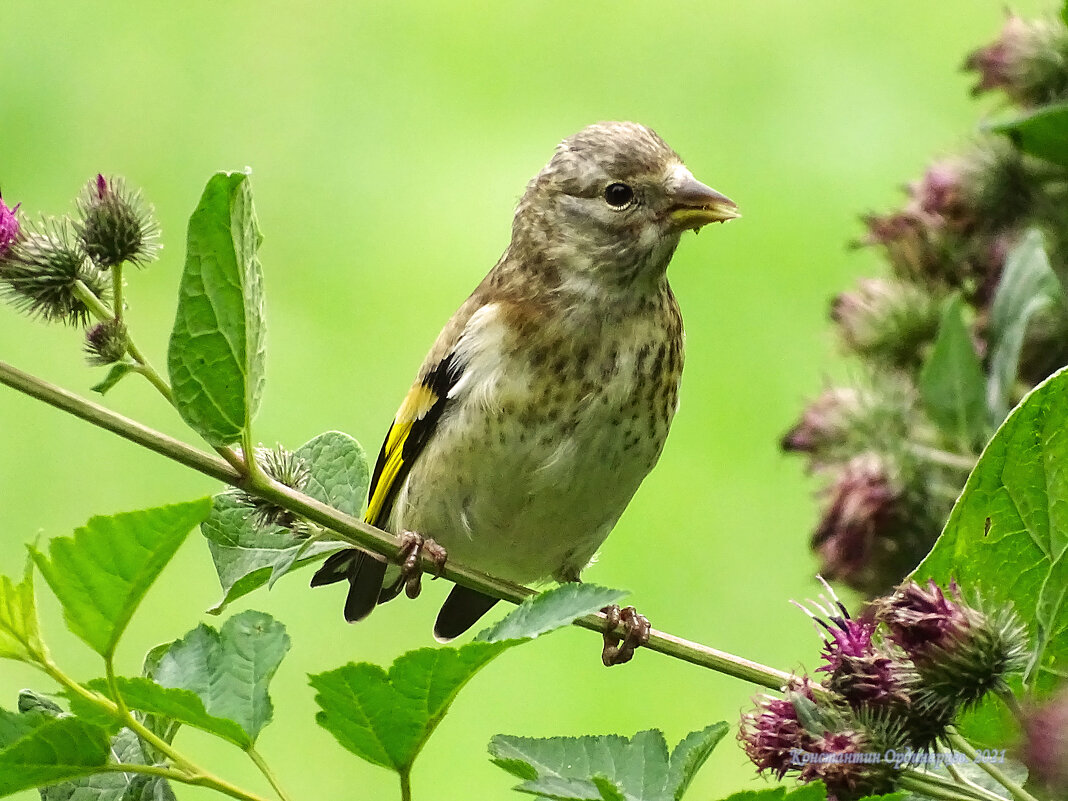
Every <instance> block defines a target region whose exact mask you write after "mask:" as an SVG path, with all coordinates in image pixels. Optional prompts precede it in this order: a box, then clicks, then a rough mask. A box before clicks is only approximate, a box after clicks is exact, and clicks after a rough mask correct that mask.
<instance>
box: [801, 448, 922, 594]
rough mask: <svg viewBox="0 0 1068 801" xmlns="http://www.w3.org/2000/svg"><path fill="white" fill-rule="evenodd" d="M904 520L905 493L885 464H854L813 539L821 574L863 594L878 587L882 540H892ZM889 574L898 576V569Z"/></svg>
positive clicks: (834, 490)
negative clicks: (903, 495)
mask: <svg viewBox="0 0 1068 801" xmlns="http://www.w3.org/2000/svg"><path fill="white" fill-rule="evenodd" d="M901 517H902V493H901V490H900V489H899V488H898V487H897V486H896V483H895V482H894V481H893V480H892V479H891V477H890V475H889V473H888V471H887V468H886V465H885V463H884V461H883V459H882V458H880V457H879V456H878V455H876V454H873V453H864V454H861V455H860V456H856V457H854V458H853V459H851V460H850V461H849V462H848V463H847V464H846V465H845V467H844V468H843V469H842V471H841V473H840V474H839V475H838V477H837V479H836V480H835V482H834V484H833V485H832V486H831V487H830V488H829V490H828V501H827V506H826V509H825V511H824V514H823V517H822V519H821V520H820V522H819V525H818V526H817V528H816V531H815V533H814V534H813V535H812V547H813V549H815V550H816V552H817V553H818V554H819V556H820V558H821V559H822V562H823V565H822V569H821V571H820V572H821V573H823V575H825V576H827V577H828V578H831V579H841V580H842V581H844V582H846V583H847V584H849V585H850V586H852V587H855V588H857V589H862V590H868V589H871V588H873V587H878V586H879V585H880V584H881V583H882V581H883V576H882V572H883V568H882V567H881V566H880V565H879V564H878V562H879V560H878V559H877V558H876V557H877V555H878V547H877V546H878V543H877V540H878V539H880V538H886V537H887V536H890V537H891V538H892V535H893V534H894V532H895V531H896V530H897V529H898V528H899V527H900V523H901ZM887 569H888V570H890V572H891V573H892V572H893V571H894V570H896V565H889V566H887ZM898 576H900V573H899V574H898ZM897 580H898V579H897V578H894V579H892V581H897Z"/></svg>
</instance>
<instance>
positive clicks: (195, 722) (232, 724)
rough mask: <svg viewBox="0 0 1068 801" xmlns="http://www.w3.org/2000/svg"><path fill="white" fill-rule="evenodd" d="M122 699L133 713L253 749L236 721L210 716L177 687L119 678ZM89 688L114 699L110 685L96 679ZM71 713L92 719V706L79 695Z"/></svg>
mask: <svg viewBox="0 0 1068 801" xmlns="http://www.w3.org/2000/svg"><path fill="white" fill-rule="evenodd" d="M115 682H116V685H117V687H118V690H119V695H121V696H122V699H123V700H124V701H125V702H126V706H127V707H129V708H130V709H136V710H138V711H139V712H147V713H148V714H150V715H157V716H160V717H162V718H168V719H171V720H174V721H176V722H178V723H183V724H185V725H187V726H192V727H193V728H195V729H200V730H201V731H206V732H209V733H210V734H214V735H216V736H218V737H222V738H223V739H224V740H229V741H230V742H232V743H233V744H234V745H237V746H239V747H241V748H248V747H249V746H250V745H252V739H251V737H250V736H249V734H248V733H246V732H245V730H244V729H243V728H241V725H240V724H239V723H237V722H236V721H234V720H230V719H227V718H224V717H217V716H215V715H211V714H209V713H208V711H207V709H205V708H204V701H203V699H202V698H201V697H200V696H199V695H197V694H196V693H195V692H193V691H192V690H185V689H180V688H176V687H164V686H162V685H160V684H157V683H156V682H154V681H152V680H151V679H147V678H142V677H137V678H126V677H123V676H118V677H116V679H115ZM86 686H87V687H88V688H89V689H90V690H93V691H95V692H98V693H100V694H101V695H105V696H107V697H108V698H111V699H112V700H115V699H114V696H113V695H112V693H111V691H110V689H109V687H108V683H107V682H106V681H105V680H104V679H93V680H92V681H90V682H88V683H87V684H86ZM69 700H70V705H71V711H72V712H73V713H74V714H76V715H77V716H78V717H80V718H83V719H86V720H90V721H92V722H94V723H96V722H97V721H96V720H94V719H93V714H94V713H93V706H92V705H90V704H87V703H86V702H85V701H83V700H82V699H81V698H80V697H78V696H76V695H72V696H69Z"/></svg>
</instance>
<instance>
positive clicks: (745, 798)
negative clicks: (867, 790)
mask: <svg viewBox="0 0 1068 801" xmlns="http://www.w3.org/2000/svg"><path fill="white" fill-rule="evenodd" d="M884 797H885V798H886V799H889V801H899V799H897V798H896V797H895V796H878V797H876V796H866V797H865V798H864V799H862V800H861V801H878V799H881V798H884ZM826 799H827V788H826V787H824V785H823V782H820V781H815V782H812V783H811V784H805V785H802V786H801V787H798V788H797V789H796V790H794V791H793V792H792V793H790V794H789V795H787V794H786V788H785V787H782V786H779V787H768V788H765V789H763V790H743V791H742V792H740V793H734V794H733V795H730V796H728V797H727V798H725V799H723V801H826Z"/></svg>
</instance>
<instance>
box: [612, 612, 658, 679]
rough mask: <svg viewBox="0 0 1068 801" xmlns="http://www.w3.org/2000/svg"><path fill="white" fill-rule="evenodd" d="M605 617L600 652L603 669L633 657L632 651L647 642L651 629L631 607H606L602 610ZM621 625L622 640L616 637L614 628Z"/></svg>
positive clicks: (645, 619)
mask: <svg viewBox="0 0 1068 801" xmlns="http://www.w3.org/2000/svg"><path fill="white" fill-rule="evenodd" d="M601 611H603V612H604V616H605V629H604V650H603V651H601V661H602V662H604V666H605V667H612V666H613V665H622V664H624V663H626V662H629V661H630V660H631V659H632V658H633V657H634V649H635V648H638V647H639V646H642V645H645V644H646V643H647V642H649V632H650V631H651V630H652V627H651V626H650V625H649V620H648V619H647V618H646V617H645V616H644V615H639V614H638V611H637V610H636V609H635V608H634V607H633V606H625V607H623V608H622V609H620V608H619V606H617V605H616V604H612V605H611V606H606V607H605V608H604V609H603V610H601ZM621 623H622V624H623V639H622V640H621V639H620V638H619V637H617V636H616V633H615V632H616V627H617V626H619V624H621Z"/></svg>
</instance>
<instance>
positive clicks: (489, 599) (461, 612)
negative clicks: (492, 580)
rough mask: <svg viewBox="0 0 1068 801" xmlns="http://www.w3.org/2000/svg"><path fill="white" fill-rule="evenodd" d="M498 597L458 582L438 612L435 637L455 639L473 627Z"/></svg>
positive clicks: (441, 639) (443, 640) (443, 639)
mask: <svg viewBox="0 0 1068 801" xmlns="http://www.w3.org/2000/svg"><path fill="white" fill-rule="evenodd" d="M495 603H497V599H496V598H494V597H493V596H492V595H486V594H485V593H482V592H479V591H478V590H472V589H470V588H468V587H464V586H462V585H460V584H457V585H456V586H455V587H453V588H452V592H450V593H449V597H448V598H446V599H445V603H444V604H442V607H441V611H440V612H438V619H437V621H435V623H434V637H435V639H437V640H438V642H448V641H449V640H453V639H455V638H457V637H459V636H460V635H461V634H463V633H464V632H465V631H467V630H468V629H469V628H471V627H472V626H473V625H475V623H477V622H478V619H479V618H480V617H482V616H483V615H484V614H486V612H488V611H489V610H490V609H492V608H493V605H494V604H495Z"/></svg>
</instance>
